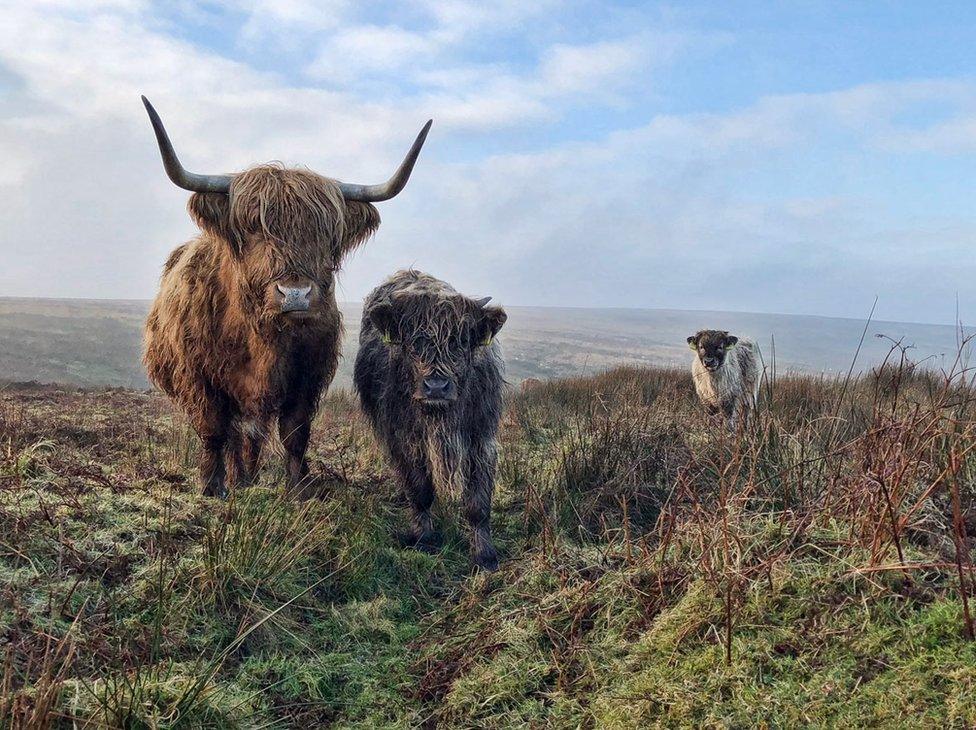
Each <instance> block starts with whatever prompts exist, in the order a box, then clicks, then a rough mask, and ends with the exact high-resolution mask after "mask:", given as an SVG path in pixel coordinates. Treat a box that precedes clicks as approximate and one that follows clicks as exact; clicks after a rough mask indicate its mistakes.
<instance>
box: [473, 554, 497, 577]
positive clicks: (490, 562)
mask: <svg viewBox="0 0 976 730" xmlns="http://www.w3.org/2000/svg"><path fill="white" fill-rule="evenodd" d="M471 562H472V563H473V564H474V566H475V567H476V568H478V570H484V571H486V572H488V573H493V572H494V571H496V570H498V553H497V552H495V548H488V549H485V550H482V551H480V552H479V553H476V554H475V555H473V556H471Z"/></svg>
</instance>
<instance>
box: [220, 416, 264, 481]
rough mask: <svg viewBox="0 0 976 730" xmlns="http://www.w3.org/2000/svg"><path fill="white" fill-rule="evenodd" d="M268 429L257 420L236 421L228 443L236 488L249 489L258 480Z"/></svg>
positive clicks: (232, 476)
mask: <svg viewBox="0 0 976 730" xmlns="http://www.w3.org/2000/svg"><path fill="white" fill-rule="evenodd" d="M266 428H267V427H266V425H265V424H264V423H263V422H258V421H256V420H250V419H243V420H242V419H240V418H238V419H236V420H235V422H234V428H233V429H232V431H231V437H230V438H229V439H228V442H227V461H228V467H229V469H230V472H231V481H232V483H233V484H234V485H235V486H239V487H249V486H251V485H252V484H253V483H254V482H255V481H256V480H257V477H258V471H259V469H260V465H261V449H262V447H263V446H264V441H265V438H266V436H267V431H266Z"/></svg>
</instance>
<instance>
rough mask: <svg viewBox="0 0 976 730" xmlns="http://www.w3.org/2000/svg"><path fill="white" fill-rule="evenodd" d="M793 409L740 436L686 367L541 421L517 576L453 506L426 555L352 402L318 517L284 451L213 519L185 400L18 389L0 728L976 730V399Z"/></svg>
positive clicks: (327, 433)
mask: <svg viewBox="0 0 976 730" xmlns="http://www.w3.org/2000/svg"><path fill="white" fill-rule="evenodd" d="M770 393H771V397H768V398H767V399H766V402H765V405H764V406H763V408H762V409H761V413H760V414H759V417H758V418H757V419H756V421H755V422H754V423H753V424H752V426H751V427H750V428H749V429H748V430H747V431H745V432H743V433H740V434H729V433H727V432H725V431H724V430H723V429H722V428H717V427H716V426H715V425H714V424H712V423H710V422H709V421H708V420H707V419H706V418H705V417H704V416H703V415H702V414H701V413H700V411H699V409H698V407H697V404H696V403H695V400H694V397H693V393H692V391H691V387H690V380H689V378H688V377H687V375H686V374H685V373H683V372H676V371H671V370H638V369H622V370H616V371H612V372H610V373H607V374H605V375H600V376H596V377H593V378H580V379H575V380H564V381H556V382H553V383H549V384H545V385H543V386H541V387H539V388H536V389H533V390H531V391H529V392H527V393H524V394H521V395H512V396H511V397H510V398H509V402H508V404H507V409H506V414H505V417H504V420H503V427H502V435H501V446H502V449H501V453H502V461H501V464H500V468H499V480H498V488H497V493H496V500H495V509H494V514H493V522H494V528H495V534H496V539H497V542H498V547H499V550H500V553H501V557H502V567H501V570H500V571H499V572H497V573H494V574H490V575H486V574H476V573H473V572H472V571H471V569H470V567H469V565H468V561H467V556H466V540H465V533H464V530H463V528H462V527H461V526H460V525H459V523H458V509H457V505H456V504H455V503H454V499H453V498H451V497H448V498H447V499H445V500H444V502H443V503H442V504H441V505H440V507H439V508H438V511H439V519H440V521H441V523H442V525H443V527H444V530H445V534H446V537H447V539H446V545H445V548H444V550H443V551H442V552H441V553H439V554H437V555H433V556H432V555H426V554H423V553H419V552H414V551H410V550H403V549H400V548H398V547H396V546H395V543H394V540H393V535H394V533H395V532H396V531H397V530H398V529H399V528H400V527H402V524H403V520H404V518H403V515H402V509H403V507H404V502H403V499H402V497H401V496H400V495H399V493H398V491H397V488H396V485H395V484H394V482H393V480H392V478H391V475H390V473H389V472H388V471H387V469H386V467H385V466H384V464H383V461H382V458H381V457H380V453H379V451H378V449H377V448H376V446H375V445H374V443H373V441H372V438H371V436H370V434H369V431H368V428H367V427H366V424H365V423H364V421H363V420H362V418H361V417H360V416H359V415H358V413H357V412H356V405H355V401H354V399H351V398H350V397H349V396H348V395H346V394H343V393H341V392H340V393H337V394H335V395H332V396H330V397H329V398H328V399H327V401H326V403H325V404H324V406H323V409H322V412H321V414H320V417H319V419H318V423H317V428H316V431H315V436H314V440H313V444H312V450H311V454H310V455H311V463H312V471H313V474H314V475H316V477H317V478H318V481H319V485H318V486H319V492H320V493H321V498H320V499H314V500H310V501H308V502H303V503H294V502H291V501H289V500H288V499H286V498H285V496H284V494H283V492H282V490H281V484H282V474H281V467H280V463H279V459H278V457H277V456H275V455H273V454H272V455H270V456H269V458H268V460H267V464H266V465H265V468H264V470H263V472H262V477H261V480H260V482H259V484H258V485H257V486H255V487H254V488H252V489H250V490H248V491H247V492H244V493H240V494H236V495H233V497H232V498H231V499H229V500H228V501H226V502H221V501H216V500H212V499H208V498H204V497H201V496H199V495H198V494H197V488H196V486H195V474H194V467H193V462H194V459H195V453H194V452H195V448H196V445H195V441H194V439H193V437H192V434H190V433H189V432H188V430H187V428H186V426H185V425H184V424H183V422H182V421H181V419H180V418H179V417H177V416H176V415H175V414H174V413H173V411H172V410H171V409H170V407H169V406H168V404H167V403H166V402H165V401H164V400H163V399H161V398H158V397H156V396H148V395H145V394H140V393H136V392H129V391H118V390H115V391H81V390H59V389H57V388H53V387H51V388H36V387H35V388H26V389H13V390H7V391H3V392H0V657H2V660H3V661H4V668H3V670H2V672H0V724H2V726H5V727H7V726H9V727H16V728H20V727H73V726H75V727H126V728H139V727H145V728H163V727H194V728H195V727H213V728H222V727H227V728H230V727H302V728H311V727H320V726H324V725H330V724H331V725H335V726H342V727H404V728H407V727H417V726H427V727H435V726H437V727H572V728H575V727H635V728H636V727H649V726H662V727H672V726H687V727H697V726H729V727H741V726H750V725H757V724H758V725H766V726H770V727H780V726H794V725H808V726H839V725H843V726H886V725H888V726H894V725H899V724H903V723H905V722H906V721H907V722H908V723H909V724H913V725H922V726H925V725H928V726H943V725H954V726H959V727H967V726H971V725H973V724H974V723H976V699H974V697H976V693H974V690H976V686H974V680H976V677H974V675H976V643H974V642H973V641H971V640H970V639H969V638H968V636H967V634H966V618H965V615H964V608H963V604H962V600H961V599H962V593H961V591H960V585H959V566H961V568H962V572H963V573H964V575H965V577H966V595H967V597H968V593H969V591H971V588H972V586H971V579H970V577H969V576H970V574H971V552H972V547H973V546H972V545H971V544H970V543H969V541H968V537H967V535H965V534H964V533H966V532H969V533H971V532H973V527H974V525H973V524H970V523H971V521H972V517H971V511H970V506H971V501H972V494H973V489H974V485H976V461H974V459H973V457H972V451H973V450H976V446H974V444H976V440H974V438H973V436H974V430H976V429H974V422H973V419H972V416H971V415H970V407H969V400H970V399H971V395H972V391H971V389H970V388H969V386H968V384H967V383H964V382H962V379H961V378H954V379H953V381H952V382H951V383H949V384H948V386H947V385H946V383H945V382H944V381H942V380H940V378H938V377H935V376H932V375H930V374H925V373H922V372H915V371H914V370H912V369H911V368H907V369H906V368H901V369H888V370H885V371H884V372H882V373H879V374H876V375H875V376H871V377H867V378H865V379H863V380H858V381H855V382H853V383H851V384H850V385H849V386H845V385H844V383H843V382H839V381H824V380H816V379H811V378H800V377H790V378H781V379H780V380H779V381H778V382H775V383H773V384H772V385H771V387H770V389H769V391H768V392H767V395H769V394H770ZM954 497H957V499H958V507H956V508H954V507H953V502H954V500H953V498H954ZM957 548H958V549H957ZM957 561H958V562H957Z"/></svg>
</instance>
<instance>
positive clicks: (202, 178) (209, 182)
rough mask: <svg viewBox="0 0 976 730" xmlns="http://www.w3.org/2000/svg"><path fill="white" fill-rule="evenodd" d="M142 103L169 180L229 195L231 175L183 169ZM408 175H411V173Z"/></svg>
mask: <svg viewBox="0 0 976 730" xmlns="http://www.w3.org/2000/svg"><path fill="white" fill-rule="evenodd" d="M142 103H143V104H145V105H146V111H147V112H149V121H150V122H152V126H153V131H154V132H155V133H156V142H158V143H159V154H160V155H162V157H163V167H165V168H166V174H167V175H169V179H170V180H172V181H173V182H174V183H176V185H177V186H179V187H181V188H183V189H184V190H190V191H191V192H194V193H229V192H230V183H231V180H233V177H232V176H231V175H197V174H196V173H194V172H187V171H186V170H184V169H183V165H181V164H180V161H179V159H178V158H177V157H176V151H175V150H174V149H173V143H172V142H170V141H169V135H168V134H166V128H165V127H164V126H163V120H162V119H160V118H159V114H157V113H156V110H155V109H153V105H152V104H150V103H149V99H147V98H146V97H142ZM407 174H408V175H409V172H408V173H407ZM404 182H406V181H404ZM401 187H402V186H401ZM394 194H395V193H394Z"/></svg>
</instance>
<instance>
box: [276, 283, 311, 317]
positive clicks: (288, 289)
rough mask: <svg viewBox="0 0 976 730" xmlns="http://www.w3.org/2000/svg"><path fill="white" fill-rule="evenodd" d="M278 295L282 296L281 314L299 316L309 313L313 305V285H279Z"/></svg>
mask: <svg viewBox="0 0 976 730" xmlns="http://www.w3.org/2000/svg"><path fill="white" fill-rule="evenodd" d="M277 286H278V293H279V294H280V295H281V296H280V299H281V313H282V314H297V313H301V312H308V310H309V306H310V305H311V301H310V298H311V294H312V285H311V284H309V285H308V286H282V285H281V284H278V285H277Z"/></svg>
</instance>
